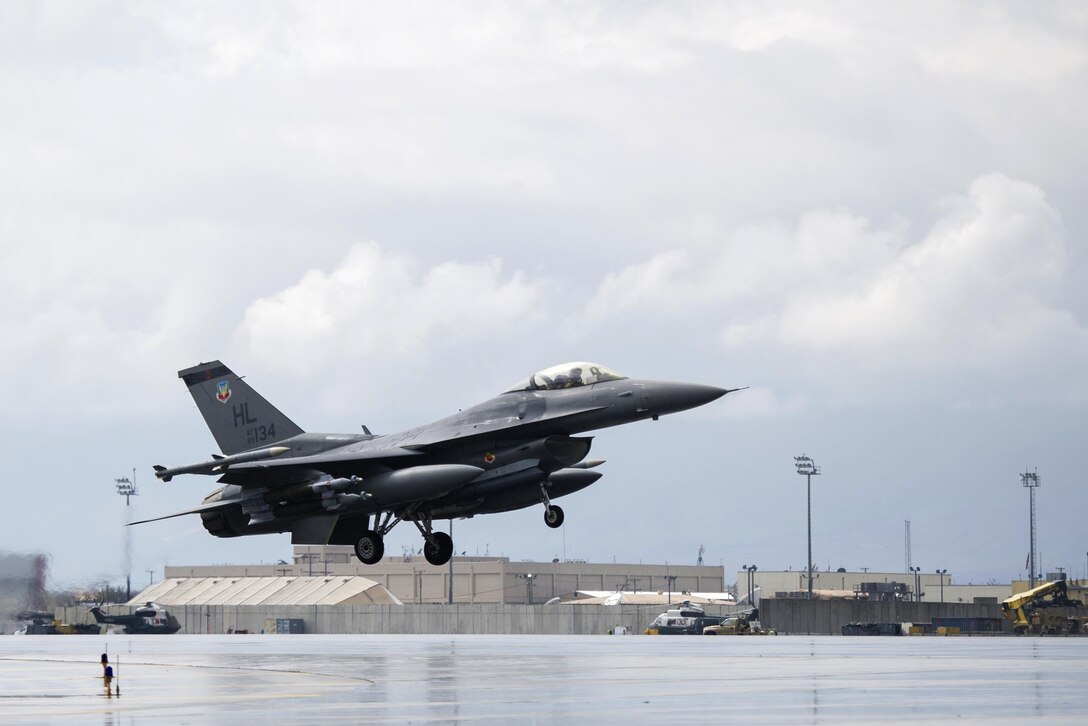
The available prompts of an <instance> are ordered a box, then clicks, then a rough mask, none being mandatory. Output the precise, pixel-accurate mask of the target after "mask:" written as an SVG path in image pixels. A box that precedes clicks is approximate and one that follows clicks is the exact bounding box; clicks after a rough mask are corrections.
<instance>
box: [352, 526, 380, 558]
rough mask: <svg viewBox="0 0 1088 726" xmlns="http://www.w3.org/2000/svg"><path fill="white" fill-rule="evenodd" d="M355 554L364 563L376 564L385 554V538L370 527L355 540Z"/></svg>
mask: <svg viewBox="0 0 1088 726" xmlns="http://www.w3.org/2000/svg"><path fill="white" fill-rule="evenodd" d="M355 556H356V557H358V558H359V561H360V562H362V563H363V564H364V565H376V564H378V563H379V562H381V560H382V557H384V556H385V539H384V538H383V537H382V536H381V535H380V534H378V533H377V532H375V531H374V530H371V529H368V530H367V531H365V532H363V534H362V536H360V537H359V539H358V540H356V542H355Z"/></svg>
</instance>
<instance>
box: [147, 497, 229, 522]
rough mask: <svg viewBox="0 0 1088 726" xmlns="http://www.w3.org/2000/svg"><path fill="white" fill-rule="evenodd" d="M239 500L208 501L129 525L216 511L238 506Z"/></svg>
mask: <svg viewBox="0 0 1088 726" xmlns="http://www.w3.org/2000/svg"><path fill="white" fill-rule="evenodd" d="M238 504H239V502H238V500H237V499H228V500H226V501H223V500H220V501H218V502H208V503H207V504H201V505H200V506H199V507H193V508H192V509H186V510H185V511H184V512H174V513H173V514H164V515H163V516H161V517H152V518H151V519H141V520H140V521H139V522H129V523H128V525H127V526H129V527H131V526H132V525H134V524H147V523H148V522H158V521H159V520H160V519H172V518H174V517H184V516H185V515H186V514H201V513H202V512H214V511H215V510H217V509H227V508H228V507H236V506H238Z"/></svg>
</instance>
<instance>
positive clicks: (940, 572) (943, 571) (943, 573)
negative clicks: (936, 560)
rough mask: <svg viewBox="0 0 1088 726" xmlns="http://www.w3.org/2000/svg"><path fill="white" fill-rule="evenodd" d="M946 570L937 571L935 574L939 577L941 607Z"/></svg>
mask: <svg viewBox="0 0 1088 726" xmlns="http://www.w3.org/2000/svg"><path fill="white" fill-rule="evenodd" d="M947 572H948V570H937V574H938V575H940V576H941V605H944V576H945V574H946V573H947Z"/></svg>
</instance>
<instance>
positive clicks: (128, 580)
mask: <svg viewBox="0 0 1088 726" xmlns="http://www.w3.org/2000/svg"><path fill="white" fill-rule="evenodd" d="M113 481H114V482H115V483H116V484H117V493H118V494H120V495H121V496H123V497H124V498H125V600H126V601H128V600H131V599H132V528H131V527H129V526H128V523H129V521H130V520H131V519H132V516H131V512H130V511H129V508H128V507H129V504H130V502H131V499H132V497H134V496H136V495H137V494H139V493H140V492H138V491H137V490H136V469H135V467H134V468H133V469H132V478H131V479H129V478H128V477H121V478H120V479H114V480H113Z"/></svg>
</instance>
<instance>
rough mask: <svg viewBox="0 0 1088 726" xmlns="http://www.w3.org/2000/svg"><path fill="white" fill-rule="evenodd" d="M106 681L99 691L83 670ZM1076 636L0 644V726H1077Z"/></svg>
mask: <svg viewBox="0 0 1088 726" xmlns="http://www.w3.org/2000/svg"><path fill="white" fill-rule="evenodd" d="M104 650H105V651H107V652H108V653H109V655H110V660H111V662H113V663H114V665H115V667H119V672H118V678H117V680H116V682H115V685H117V686H119V687H120V691H121V695H120V697H118V696H111V697H109V698H107V697H106V696H105V695H104V691H103V686H102V678H101V672H102V669H101V666H100V664H99V657H100V655H101V653H102V652H103V651H104ZM1085 714H1088V638H994V637H989V638H986V637H975V638H968V637H948V638H941V637H899V638H894V637H855V638H850V637H805V636H778V637H718V638H707V637H698V636H675V637H664V636H661V637H648V636H636V635H628V636H613V637H609V636H552V635H538V636H480V635H418V636H393V635H389V636H382V635H351V636H333V635H222V636H200V635H174V636H159V635H143V636H121V635H109V636H59V635H53V636H48V635H47V636H23V637H17V636H0V723H18V724H32V723H91V724H106V725H110V724H145V723H146V724H151V723H154V724H163V723H170V724H205V723H214V724H221V723H231V724H246V723H258V722H260V723H317V722H330V721H333V722H345V723H368V722H393V721H396V722H434V721H494V722H510V721H514V720H517V721H522V722H524V721H529V722H536V723H553V722H555V723H559V722H564V723H571V722H573V723H586V722H602V723H619V722H628V723H630V722H635V721H646V720H651V719H652V720H654V721H672V720H684V721H696V720H698V721H706V720H710V719H713V720H715V721H719V722H720V721H725V720H729V721H734V720H735V721H741V720H743V721H745V722H756V723H842V722H853V723H872V722H911V723H925V722H936V721H948V720H952V719H955V720H957V721H960V722H978V723H983V722H985V723H995V722H1003V721H1005V722H1012V721H1021V720H1024V719H1028V718H1030V719H1033V720H1035V721H1044V722H1050V723H1084V722H1085V721H1084V719H1085V718H1086V716H1085Z"/></svg>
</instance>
